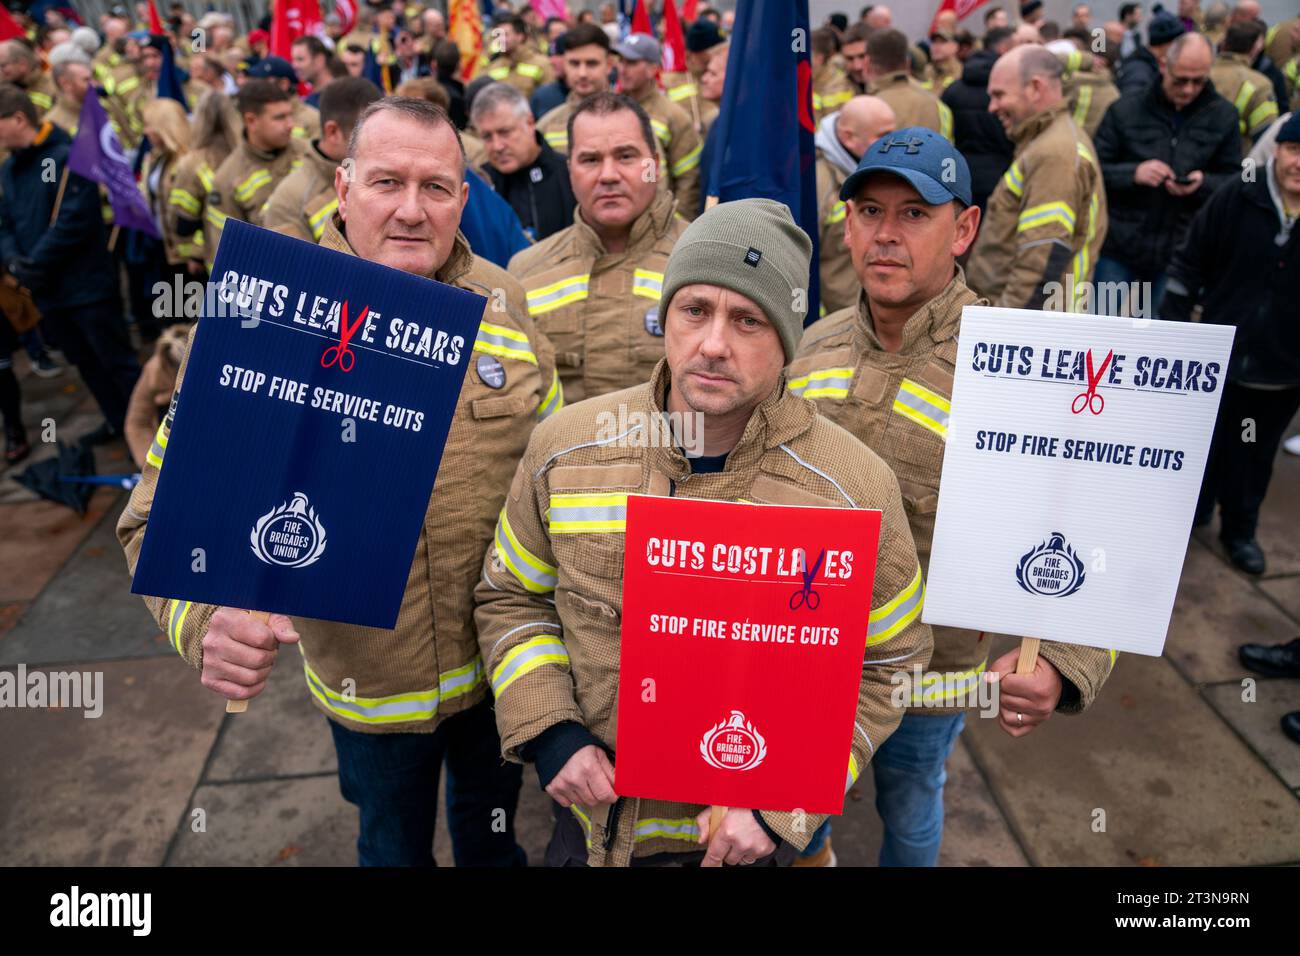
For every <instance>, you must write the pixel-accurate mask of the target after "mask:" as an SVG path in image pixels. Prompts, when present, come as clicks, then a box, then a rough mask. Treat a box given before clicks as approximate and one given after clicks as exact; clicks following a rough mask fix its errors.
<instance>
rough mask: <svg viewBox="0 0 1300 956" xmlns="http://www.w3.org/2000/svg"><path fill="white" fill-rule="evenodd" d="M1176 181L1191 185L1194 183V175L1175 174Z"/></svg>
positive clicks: (1180, 183)
mask: <svg viewBox="0 0 1300 956" xmlns="http://www.w3.org/2000/svg"><path fill="white" fill-rule="evenodd" d="M1174 182H1176V183H1177V184H1178V185H1179V186H1190V185H1191V184H1192V177H1191V176H1187V175H1183V176H1175V177H1174Z"/></svg>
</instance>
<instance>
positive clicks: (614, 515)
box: [547, 493, 627, 534]
mask: <svg viewBox="0 0 1300 956" xmlns="http://www.w3.org/2000/svg"><path fill="white" fill-rule="evenodd" d="M547 522H548V525H549V527H550V530H551V534H589V533H595V534H607V533H617V534H621V533H622V532H623V531H626V530H627V494H626V493H624V494H595V495H592V494H553V495H551V507H550V509H549V511H548V514H547Z"/></svg>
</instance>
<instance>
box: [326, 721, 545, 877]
mask: <svg viewBox="0 0 1300 956" xmlns="http://www.w3.org/2000/svg"><path fill="white" fill-rule="evenodd" d="M329 725H330V731H331V732H332V733H333V735H334V748H335V750H336V751H337V752H338V757H339V789H340V790H341V791H342V793H343V799H345V800H347V801H348V803H351V804H354V805H355V806H356V807H357V808H358V809H359V810H360V811H361V835H360V836H359V837H358V838H357V861H358V863H359V864H360V865H361V866H436V865H437V864H436V863H435V862H434V859H433V830H434V824H435V822H436V821H437V817H438V778H439V775H440V774H441V771H442V764H443V761H444V760H445V761H446V762H447V827H448V829H449V830H450V831H451V849H452V857H453V859H454V860H455V861H456V865H457V866H527V865H528V859H527V857H526V856H525V855H524V851H523V849H522V848H521V847H520V846H519V844H518V843H516V842H515V804H516V803H517V802H518V799H519V785H520V783H521V781H522V779H523V768H522V767H521V766H520V765H519V764H515V763H505V762H504V761H503V760H502V759H501V741H500V738H499V737H498V736H497V727H496V718H495V716H494V715H493V713H492V707H491V705H490V704H488V703H487V702H486V701H484V702H483V703H481V704H478V705H476V706H474V707H471V708H470V709H469V710H466V711H462V712H461V713H458V714H453V715H452V716H450V717H448V718H446V719H445V720H444V721H443V722H442V723H441V724H439V725H438V729H437V730H435V731H434V732H433V733H431V734H402V733H396V734H363V733H360V732H358V731H355V730H348V729H347V728H346V727H344V726H342V725H341V724H338V723H336V722H335V721H333V720H331V721H329Z"/></svg>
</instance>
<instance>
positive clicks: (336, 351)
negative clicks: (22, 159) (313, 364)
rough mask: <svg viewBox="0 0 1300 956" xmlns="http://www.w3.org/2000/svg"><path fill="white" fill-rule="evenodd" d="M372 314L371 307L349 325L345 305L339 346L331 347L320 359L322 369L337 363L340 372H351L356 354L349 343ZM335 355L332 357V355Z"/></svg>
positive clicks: (345, 305)
mask: <svg viewBox="0 0 1300 956" xmlns="http://www.w3.org/2000/svg"><path fill="white" fill-rule="evenodd" d="M369 313H370V306H366V307H365V308H364V309H362V310H361V314H360V315H358V316H357V320H356V321H355V322H353V323H352V324H351V325H348V304H347V302H344V303H343V308H342V309H341V310H340V313H339V344H338V345H331V346H330V347H329V348H327V349H326V350H325V352H324V353H323V354H322V355H321V357H320V365H321V368H329V367H330V366H331V365H334V364H335V363H337V364H338V367H339V371H341V372H350V371H352V366H353V365H355V364H356V362H357V358H356V353H355V352H353V351H352V349H351V347H349V345H348V343H349V342H351V341H352V336H354V335H356V334H357V329H359V328H361V323H363V322H365V321H366V316H367V315H368V314H369ZM331 352H332V353H333V354H332V355H331V354H330V353H331Z"/></svg>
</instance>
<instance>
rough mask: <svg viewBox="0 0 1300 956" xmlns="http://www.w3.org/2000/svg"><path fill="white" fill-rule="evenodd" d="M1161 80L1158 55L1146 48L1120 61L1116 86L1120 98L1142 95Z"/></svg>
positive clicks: (1116, 73)
mask: <svg viewBox="0 0 1300 956" xmlns="http://www.w3.org/2000/svg"><path fill="white" fill-rule="evenodd" d="M1159 78H1160V63H1159V62H1158V61H1157V60H1156V55H1155V54H1154V53H1152V52H1151V51H1150V50H1149V49H1147V48H1146V47H1144V46H1140V47H1138V48H1137V50H1135V51H1134V52H1133V53H1130V54H1129V55H1128V56H1126V57H1124V59H1122V60H1120V61H1119V68H1118V69H1117V70H1116V71H1115V85H1116V86H1118V87H1119V95H1120V96H1128V95H1129V94H1130V93H1141V92H1142V91H1144V90H1145V89H1146V88H1147V87H1149V86H1150V85H1151V84H1152V83H1153V82H1154V81H1155V80H1158V79H1159Z"/></svg>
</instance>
